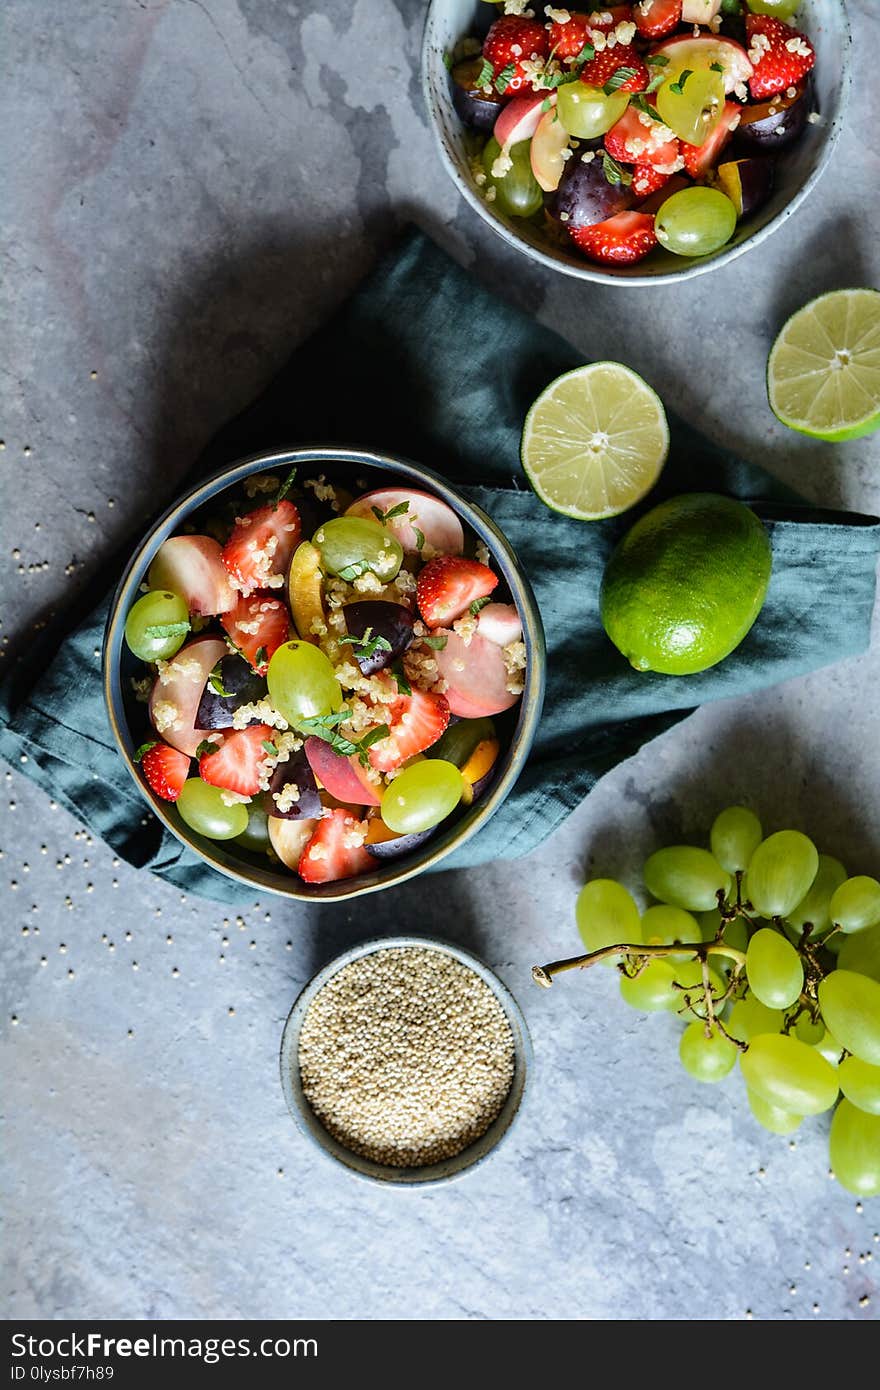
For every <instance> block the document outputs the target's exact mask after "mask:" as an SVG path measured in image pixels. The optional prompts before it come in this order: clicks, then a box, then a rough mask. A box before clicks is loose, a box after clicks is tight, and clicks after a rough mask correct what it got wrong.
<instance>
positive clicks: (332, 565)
mask: <svg viewBox="0 0 880 1390" xmlns="http://www.w3.org/2000/svg"><path fill="white" fill-rule="evenodd" d="M312 545H313V546H314V547H315V549H316V550H317V551H318V552H319V554H320V556H321V564H322V565H323V567H324V569H325V570H327V572H328V573H329V574H335V575H337V576H338V577H339V578H340V579H347V580H354V579H357V578H358V577H359V576H360V575H362V574H365V573H366V572H367V571H368V570H369V572H370V573H371V574H374V575H375V576H376V578H377V579H381V580H383V582H384V583H386V584H387V583H388V582H389V581H390V580H392V579H393V578H394V576H395V575H396V574H397V571H398V570H399V569H400V566H401V565H402V564H403V546H402V545H401V544H400V541H399V540H398V539H397V537H396V536H395V535H394V534H393V533H392V532H391V531H390V530H389V528H388V527H387V526H382V525H381V523H380V522H378V521H371V520H370V519H369V517H365V516H335V517H333V519H332V521H324V522H322V524H321V525H320V526H319V527H318V529H317V531H316V532H315V534H314V535H313V536H312Z"/></svg>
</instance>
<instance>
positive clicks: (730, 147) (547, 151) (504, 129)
mask: <svg viewBox="0 0 880 1390" xmlns="http://www.w3.org/2000/svg"><path fill="white" fill-rule="evenodd" d="M797 5H798V0H637V3H635V4H629V5H612V6H609V7H608V8H607V9H599V10H593V11H591V12H589V13H582V12H580V11H575V10H568V9H562V8H557V7H554V6H552V5H547V6H545V7H544V8H543V10H541V9H540V8H539V7H538V6H536V7H535V8H534V9H530V8H527V7H526V5H525V3H523V0H502V3H501V4H500V5H498V6H496V9H503V10H504V11H505V12H504V13H501V14H499V15H498V17H497V18H496V19H495V20H494V22H493V23H492V24H491V27H490V28H489V31H488V33H487V34H486V36H485V38H484V40H483V42H482V44H480V43H479V41H478V40H475V39H464V40H462V42H461V43H460V44H459V45H458V47H457V49H456V51H455V53H454V54H453V55H451V57H450V60H449V67H450V80H451V83H452V93H453V103H454V106H455V109H456V111H457V112H458V114H459V116H460V117H461V119H462V120H463V121H464V123H465V124H466V125H467V126H468V127H470V129H471V131H472V132H473V133H474V144H473V153H472V169H473V175H474V179H475V182H476V184H477V186H478V188H479V189H480V190H481V192H482V195H483V197H484V198H485V199H486V201H487V202H488V203H489V204H491V205H494V207H495V208H497V209H498V211H499V212H501V213H503V214H505V215H507V216H509V217H516V218H522V219H526V220H528V221H529V222H531V223H532V224H534V225H535V226H536V227H539V228H543V230H544V232H545V233H546V235H547V237H548V238H549V239H550V241H551V242H552V243H553V244H554V245H556V246H566V247H569V248H570V247H571V246H572V245H573V246H575V247H576V248H577V250H578V251H580V252H581V253H582V254H583V255H584V256H586V257H587V258H588V259H589V260H591V261H595V262H598V263H599V264H600V265H609V266H627V265H634V264H636V263H637V262H639V261H641V260H643V259H644V258H645V257H646V256H648V255H650V254H651V252H652V251H653V250H654V249H655V247H657V246H658V245H659V246H662V247H664V248H665V249H666V250H667V251H669V252H672V253H673V254H675V255H678V256H704V255H709V254H710V253H712V252H714V251H717V250H719V248H720V247H722V246H724V245H725V243H726V242H728V241H729V240H730V238H731V237H732V236H733V235H734V233H735V231H736V228H737V224H738V223H739V222H740V221H741V220H742V219H744V218H748V217H750V216H751V215H752V214H753V213H754V212H756V211H757V209H758V208H759V207H760V206H761V205H762V204H763V203H765V202H766V201H767V199H768V198H769V197H770V195H771V193H772V191H773V184H774V169H775V164H776V158H777V155H784V151H785V150H787V149H788V147H789V146H790V145H792V144H793V143H794V141H796V140H798V139H799V138H800V137H801V135H802V134H803V131H804V129H805V127H806V125H807V124H808V123H814V122H816V121H818V120H819V119H820V118H819V116H818V114H817V113H816V112H815V111H813V110H812V99H811V89H810V82H809V73H810V71H811V69H812V68H813V66H814V64H815V61H816V54H815V49H814V47H813V44H812V43H811V41H810V39H809V37H808V36H807V35H806V34H805V33H802V32H801V31H800V30H799V29H797V28H795V27H794V16H795V14H796V11H797ZM480 8H481V10H483V9H486V8H487V7H486V6H481V7H480Z"/></svg>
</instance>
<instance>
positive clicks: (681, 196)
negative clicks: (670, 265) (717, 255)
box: [654, 186, 736, 256]
mask: <svg viewBox="0 0 880 1390" xmlns="http://www.w3.org/2000/svg"><path fill="white" fill-rule="evenodd" d="M735 230H736V208H735V207H734V206H733V203H732V202H731V201H730V199H729V198H728V196H727V194H726V193H722V192H721V190H720V189H718V188H703V187H701V186H698V187H694V188H682V189H681V191H680V192H678V193H673V194H672V197H671V198H667V199H666V202H665V203H663V204H662V206H661V207H660V209H659V211H658V213H657V216H656V217H655V219H654V231H655V233H656V235H657V240H658V241H659V242H660V245H661V246H665V247H666V250H667V251H672V252H673V253H674V254H675V255H676V256H708V255H709V254H710V253H711V252H712V251H717V250H718V249H719V247H721V246H723V245H724V243H725V242H726V241H729V240H730V238H731V237H732V236H733V233H734V231H735Z"/></svg>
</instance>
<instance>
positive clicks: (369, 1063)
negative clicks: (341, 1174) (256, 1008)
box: [281, 936, 531, 1186]
mask: <svg viewBox="0 0 880 1390" xmlns="http://www.w3.org/2000/svg"><path fill="white" fill-rule="evenodd" d="M530 1064H531V1043H530V1040H529V1034H528V1029H527V1028H526V1023H525V1019H524V1017H523V1015H522V1011H521V1010H520V1007H519V1005H518V1004H517V1002H516V1000H515V999H514V998H513V996H512V994H511V993H510V992H509V990H508V989H507V988H506V987H505V985H503V984H502V982H501V980H500V979H499V978H498V976H497V975H495V974H494V972H493V971H491V970H490V969H489V968H488V966H486V965H484V964H483V962H482V961H480V960H479V959H478V958H477V957H476V956H474V955H471V953H470V952H469V951H465V950H462V948H461V947H459V946H454V945H451V944H450V943H448V942H443V941H438V940H435V939H432V938H422V937H415V936H396V937H386V938H385V939H383V940H373V941H365V942H362V943H361V944H360V945H358V946H354V947H352V948H351V949H350V950H348V951H345V952H343V954H342V955H340V956H337V957H336V959H335V960H332V961H331V962H330V963H329V964H328V965H326V966H325V967H324V968H323V970H321V971H319V972H318V974H317V975H315V977H314V978H313V979H312V980H311V981H310V982H309V984H307V985H306V987H305V989H304V990H303V991H302V993H301V994H300V996H299V998H298V999H297V1000H296V1003H295V1004H294V1006H293V1008H292V1009H291V1011H290V1015H289V1017H288V1019H287V1023H286V1025H285V1028H284V1034H283V1037H282V1040H281V1084H282V1087H283V1090H284V1096H285V1099H286V1101H287V1106H288V1109H289V1110H290V1113H291V1115H292V1116H293V1118H294V1120H295V1121H296V1123H297V1125H298V1127H299V1128H300V1130H301V1131H302V1132H303V1133H304V1134H305V1135H307V1136H308V1137H309V1138H310V1139H312V1140H313V1141H314V1142H315V1143H316V1144H317V1145H318V1147H319V1148H321V1149H322V1150H323V1151H324V1153H325V1154H327V1155H328V1156H329V1157H331V1158H334V1159H336V1160H337V1161H338V1162H340V1163H342V1164H344V1165H345V1166H346V1167H347V1168H348V1169H350V1170H351V1171H352V1172H354V1173H357V1174H358V1175H359V1176H361V1177H365V1178H370V1179H372V1180H373V1181H377V1182H390V1183H397V1184H402V1185H413V1184H414V1185H417V1186H423V1185H424V1184H426V1183H437V1182H443V1181H446V1180H447V1179H449V1178H454V1177H458V1176H459V1175H460V1174H461V1173H463V1172H466V1171H467V1170H468V1169H471V1168H473V1167H475V1165H476V1164H478V1163H480V1162H481V1161H482V1160H483V1159H484V1158H486V1157H487V1156H488V1155H489V1154H490V1153H491V1152H492V1151H493V1150H494V1149H495V1148H496V1147H497V1146H498V1144H499V1143H500V1141H501V1140H502V1138H504V1136H505V1135H506V1134H507V1133H508V1131H509V1130H510V1127H511V1125H512V1123H513V1121H514V1119H515V1118H516V1116H517V1114H518V1113H519V1111H520V1109H521V1106H522V1100H523V1094H524V1091H525V1084H526V1075H527V1071H528V1068H529V1066H530Z"/></svg>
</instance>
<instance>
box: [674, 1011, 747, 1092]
mask: <svg viewBox="0 0 880 1390" xmlns="http://www.w3.org/2000/svg"><path fill="white" fill-rule="evenodd" d="M678 1055H679V1057H680V1058H681V1065H682V1066H683V1067H684V1069H685V1071H686V1072H688V1074H689V1075H690V1076H693V1077H694V1078H695V1079H696V1080H697V1081H721V1080H723V1079H724V1077H725V1076H727V1073H728V1072H730V1071H732V1070H733V1068H734V1067H735V1066H736V1056H737V1049H736V1047H735V1046H734V1044H733V1043H732V1042H730V1041H729V1040H728V1039H727V1038H725V1036H724V1034H723V1033H721V1032H719V1031H718V1029H717V1028H712V1029H711V1030H710V1032H709V1036H708V1037H707V1036H706V1025H705V1023H689V1024H688V1026H687V1028H685V1030H684V1032H683V1033H682V1035H681V1041H680V1043H679V1045H678Z"/></svg>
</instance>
